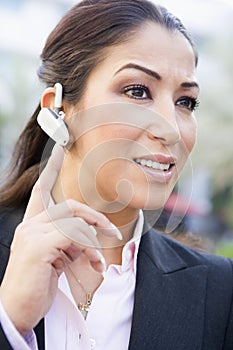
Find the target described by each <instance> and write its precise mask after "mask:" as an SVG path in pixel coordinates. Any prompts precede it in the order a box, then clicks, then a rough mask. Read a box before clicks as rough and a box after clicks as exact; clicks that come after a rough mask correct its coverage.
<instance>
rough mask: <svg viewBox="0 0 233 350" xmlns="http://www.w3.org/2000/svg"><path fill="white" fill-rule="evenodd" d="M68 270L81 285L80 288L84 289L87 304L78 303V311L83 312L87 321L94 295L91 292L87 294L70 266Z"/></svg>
mask: <svg viewBox="0 0 233 350" xmlns="http://www.w3.org/2000/svg"><path fill="white" fill-rule="evenodd" d="M68 270H69V271H70V273H71V275H72V276H73V278H74V279H75V281H76V282H77V283H78V284H79V285H80V287H81V288H82V290H83V292H84V293H85V296H86V302H85V303H82V302H79V303H78V309H79V310H80V311H81V313H82V315H83V317H84V319H86V318H87V314H88V312H89V310H90V306H91V302H92V298H93V295H92V293H91V292H87V291H86V289H85V288H84V286H83V284H82V283H81V281H80V280H79V279H78V278H77V277H76V276H75V274H74V272H73V271H72V269H71V268H70V267H69V266H68Z"/></svg>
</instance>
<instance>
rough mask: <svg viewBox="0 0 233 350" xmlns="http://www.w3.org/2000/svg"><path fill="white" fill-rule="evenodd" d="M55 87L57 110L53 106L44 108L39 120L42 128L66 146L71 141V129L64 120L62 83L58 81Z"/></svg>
mask: <svg viewBox="0 0 233 350" xmlns="http://www.w3.org/2000/svg"><path fill="white" fill-rule="evenodd" d="M54 87H55V90H56V91H55V100H54V107H55V110H52V109H51V108H42V109H41V110H40V112H39V114H38V117H37V122H38V124H39V125H40V127H41V129H42V130H43V131H44V132H45V133H46V134H47V135H48V136H49V137H51V138H52V139H53V140H54V141H55V142H56V143H58V144H59V145H61V146H66V145H67V143H68V142H69V131H68V129H67V126H66V124H65V122H64V120H63V119H64V113H63V112H62V111H61V107H62V85H61V84H60V83H56V84H55V85H54Z"/></svg>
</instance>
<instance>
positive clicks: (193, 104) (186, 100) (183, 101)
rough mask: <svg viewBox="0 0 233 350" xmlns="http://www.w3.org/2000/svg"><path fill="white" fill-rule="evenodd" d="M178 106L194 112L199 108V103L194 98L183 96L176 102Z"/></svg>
mask: <svg viewBox="0 0 233 350" xmlns="http://www.w3.org/2000/svg"><path fill="white" fill-rule="evenodd" d="M176 106H181V107H183V108H186V109H188V110H189V111H191V112H193V111H195V110H196V109H197V107H198V106H199V101H198V100H197V99H196V98H194V97H189V96H183V97H181V98H179V100H178V101H176Z"/></svg>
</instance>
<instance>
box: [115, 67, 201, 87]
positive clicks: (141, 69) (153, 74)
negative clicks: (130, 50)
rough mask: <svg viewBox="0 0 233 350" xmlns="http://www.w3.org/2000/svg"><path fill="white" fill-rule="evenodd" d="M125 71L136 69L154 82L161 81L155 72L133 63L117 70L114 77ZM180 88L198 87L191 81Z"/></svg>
mask: <svg viewBox="0 0 233 350" xmlns="http://www.w3.org/2000/svg"><path fill="white" fill-rule="evenodd" d="M125 69H137V70H140V71H142V72H143V73H145V74H147V75H149V76H150V77H152V78H155V79H156V80H162V77H161V75H159V74H158V73H157V72H155V71H153V70H151V69H148V68H146V67H143V66H140V65H138V64H135V63H128V64H126V65H125V66H123V67H121V68H120V69H118V71H117V72H116V73H115V74H114V75H116V74H118V73H120V72H121V71H123V70H125ZM180 86H181V87H182V88H193V87H194V88H197V89H198V90H199V85H198V84H197V83H196V82H195V81H191V82H188V81H187V82H184V83H181V84H180Z"/></svg>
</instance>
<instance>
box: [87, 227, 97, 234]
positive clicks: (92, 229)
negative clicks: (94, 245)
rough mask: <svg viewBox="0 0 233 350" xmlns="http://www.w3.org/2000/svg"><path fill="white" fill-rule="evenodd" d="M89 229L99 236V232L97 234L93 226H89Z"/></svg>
mask: <svg viewBox="0 0 233 350" xmlns="http://www.w3.org/2000/svg"><path fill="white" fill-rule="evenodd" d="M89 229H90V230H91V232H92V233H93V234H94V235H95V236H97V232H96V230H95V228H94V227H93V226H92V225H89Z"/></svg>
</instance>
